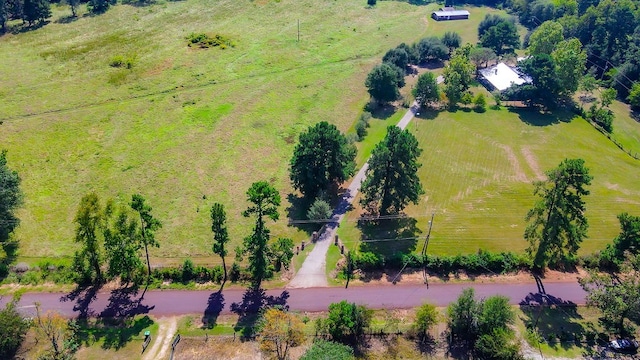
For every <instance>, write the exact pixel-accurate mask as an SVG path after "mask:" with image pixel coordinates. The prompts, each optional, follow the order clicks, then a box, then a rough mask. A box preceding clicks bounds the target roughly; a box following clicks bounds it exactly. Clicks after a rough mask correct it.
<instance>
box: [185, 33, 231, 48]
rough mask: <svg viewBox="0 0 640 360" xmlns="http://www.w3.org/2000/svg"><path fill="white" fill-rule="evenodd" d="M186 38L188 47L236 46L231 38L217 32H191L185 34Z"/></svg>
mask: <svg viewBox="0 0 640 360" xmlns="http://www.w3.org/2000/svg"><path fill="white" fill-rule="evenodd" d="M187 40H188V45H189V47H193V46H197V47H199V48H201V49H208V48H212V47H219V48H220V49H226V48H227V47H235V46H236V45H235V44H234V43H233V41H231V39H229V38H227V37H225V36H222V35H219V34H215V35H213V36H211V35H208V34H205V33H199V34H196V33H191V34H189V36H187Z"/></svg>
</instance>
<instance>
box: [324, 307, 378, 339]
mask: <svg viewBox="0 0 640 360" xmlns="http://www.w3.org/2000/svg"><path fill="white" fill-rule="evenodd" d="M371 316H372V311H371V310H369V309H367V308H366V307H365V306H363V305H356V304H355V303H349V302H347V301H346V300H343V301H341V302H339V303H333V304H331V305H329V316H328V317H327V319H326V320H324V326H326V329H327V331H328V332H329V335H330V336H331V338H332V340H334V341H338V342H341V343H348V344H354V345H355V344H358V343H359V340H360V339H361V338H362V336H364V333H365V329H366V328H368V327H369V325H370V324H371Z"/></svg>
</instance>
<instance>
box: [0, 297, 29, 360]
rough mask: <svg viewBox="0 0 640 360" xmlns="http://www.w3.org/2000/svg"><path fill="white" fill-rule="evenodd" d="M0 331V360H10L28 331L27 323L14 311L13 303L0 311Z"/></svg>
mask: <svg viewBox="0 0 640 360" xmlns="http://www.w3.org/2000/svg"><path fill="white" fill-rule="evenodd" d="M0 329H2V336H1V337H0V359H12V358H13V357H14V355H15V354H16V351H18V348H19V347H20V344H22V341H23V340H24V338H25V336H26V335H27V331H28V330H29V323H28V322H27V321H26V320H25V319H23V318H22V315H20V313H19V312H18V310H17V309H16V303H15V301H12V302H9V303H7V305H6V306H5V308H4V309H2V310H0Z"/></svg>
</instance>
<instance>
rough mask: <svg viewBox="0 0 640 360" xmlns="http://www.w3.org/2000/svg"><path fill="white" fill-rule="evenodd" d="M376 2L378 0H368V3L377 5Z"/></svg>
mask: <svg viewBox="0 0 640 360" xmlns="http://www.w3.org/2000/svg"><path fill="white" fill-rule="evenodd" d="M376 2H378V0H367V5H369V6H376Z"/></svg>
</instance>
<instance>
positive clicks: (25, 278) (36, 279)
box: [20, 270, 41, 285]
mask: <svg viewBox="0 0 640 360" xmlns="http://www.w3.org/2000/svg"><path fill="white" fill-rule="evenodd" d="M40 282H41V278H40V272H39V271H34V270H31V271H27V272H26V273H24V274H23V275H22V277H21V278H20V284H23V285H38V284H39V283H40Z"/></svg>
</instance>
